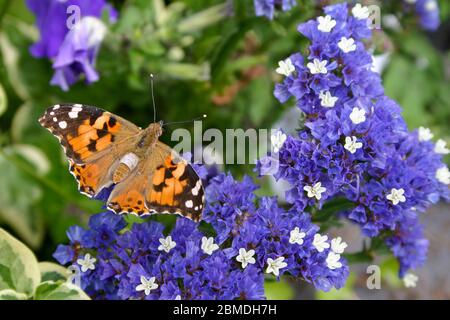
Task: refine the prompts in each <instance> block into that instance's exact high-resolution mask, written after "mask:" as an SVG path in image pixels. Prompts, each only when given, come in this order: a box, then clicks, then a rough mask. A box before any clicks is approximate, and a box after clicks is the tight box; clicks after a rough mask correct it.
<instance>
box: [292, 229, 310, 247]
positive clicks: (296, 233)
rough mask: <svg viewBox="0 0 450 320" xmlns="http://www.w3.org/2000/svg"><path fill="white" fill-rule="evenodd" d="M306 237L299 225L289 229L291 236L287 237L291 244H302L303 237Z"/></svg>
mask: <svg viewBox="0 0 450 320" xmlns="http://www.w3.org/2000/svg"><path fill="white" fill-rule="evenodd" d="M304 237H306V233H304V232H302V231H300V229H299V227H295V228H294V229H293V230H291V236H290V237H289V243H291V244H294V243H296V244H299V245H302V244H303V238H304Z"/></svg>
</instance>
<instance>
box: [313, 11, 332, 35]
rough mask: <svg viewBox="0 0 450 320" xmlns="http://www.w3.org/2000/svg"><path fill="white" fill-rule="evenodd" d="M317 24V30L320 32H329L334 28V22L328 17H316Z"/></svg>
mask: <svg viewBox="0 0 450 320" xmlns="http://www.w3.org/2000/svg"><path fill="white" fill-rule="evenodd" d="M317 22H318V23H319V25H318V26H317V29H319V31H322V32H327V33H328V32H330V31H331V30H332V29H333V28H334V27H335V26H336V20H333V19H332V18H331V16H330V15H326V16H325V17H318V18H317Z"/></svg>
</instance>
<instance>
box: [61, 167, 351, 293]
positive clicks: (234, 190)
mask: <svg viewBox="0 0 450 320" xmlns="http://www.w3.org/2000/svg"><path fill="white" fill-rule="evenodd" d="M255 189H256V186H255V185H254V184H253V182H252V181H251V180H250V178H248V177H247V178H244V179H243V181H241V182H239V181H236V180H234V179H233V178H232V176H231V175H229V174H228V175H227V174H220V175H218V176H216V177H214V178H212V179H211V180H210V183H209V184H208V185H207V186H206V198H207V199H206V202H207V206H206V209H205V212H204V216H205V221H209V222H210V223H211V224H208V223H206V224H205V225H204V226H203V227H202V229H201V230H202V231H200V226H199V224H197V223H195V222H193V221H191V220H188V219H186V218H183V217H179V218H178V219H177V221H176V223H175V226H174V228H173V229H172V230H167V229H166V228H165V227H164V226H163V225H161V224H159V223H157V222H155V221H153V219H152V218H148V219H147V220H145V221H142V223H135V224H133V225H132V226H131V227H130V226H128V227H127V224H126V223H125V221H124V219H123V217H122V216H118V215H115V214H114V213H111V212H105V213H101V214H98V215H95V216H93V217H92V218H91V219H90V221H89V229H88V230H83V229H81V228H78V227H75V228H72V229H71V232H70V233H69V236H70V238H69V240H70V241H71V243H70V244H69V245H68V246H65V247H58V249H57V251H56V252H55V254H54V257H55V258H56V259H57V260H58V261H59V262H60V263H62V264H77V263H78V261H79V260H78V259H79V258H80V257H84V256H85V255H86V254H87V253H89V254H90V256H91V257H92V258H94V259H95V264H94V268H93V269H92V268H90V269H89V270H87V271H86V272H81V285H82V287H83V289H84V290H85V291H86V292H87V293H88V294H89V295H90V296H91V297H93V298H95V299H264V296H265V295H264V278H265V276H267V274H268V273H270V274H271V273H273V274H275V275H276V277H277V278H278V277H279V276H281V275H284V274H289V275H291V276H294V277H296V278H299V279H304V280H305V281H307V282H310V283H312V284H313V285H315V286H316V287H317V288H318V289H322V290H329V289H331V288H332V287H335V288H340V287H342V286H343V284H344V282H345V279H346V278H347V276H348V266H347V264H346V261H345V259H344V258H343V257H341V256H340V255H335V260H334V261H333V265H331V264H330V261H329V259H328V257H329V256H330V255H331V256H332V255H333V254H334V253H332V251H331V249H330V248H329V247H330V245H329V244H328V249H326V250H323V251H321V252H318V249H317V247H316V246H315V245H314V243H313V241H314V237H315V235H316V233H317V231H318V230H319V228H318V227H317V226H315V225H314V224H312V223H311V220H310V217H309V216H308V215H307V214H299V213H298V212H294V211H292V212H290V211H285V210H284V209H282V208H280V207H279V206H278V204H277V201H276V199H275V198H258V197H256V196H255V194H254V191H255ZM204 232H207V234H205V233H204ZM214 234H215V235H214ZM212 235H213V236H212ZM208 239H209V240H208ZM206 240H208V241H210V240H211V241H212V243H209V242H208V241H206ZM168 242H170V245H167V243H168ZM206 242H208V243H209V244H210V245H211V244H212V245H213V246H214V248H212V247H207V245H206ZM163 244H166V245H165V246H164V245H163ZM75 247H76V250H73V248H75ZM68 250H69V251H70V250H71V251H70V252H69V253H67V251H68ZM243 261H245V263H243Z"/></svg>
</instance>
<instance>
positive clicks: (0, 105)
mask: <svg viewBox="0 0 450 320" xmlns="http://www.w3.org/2000/svg"><path fill="white" fill-rule="evenodd" d="M7 106H8V97H7V96H6V93H5V90H4V89H3V86H2V84H1V83H0V116H1V115H2V114H4V113H5V111H6V108H7Z"/></svg>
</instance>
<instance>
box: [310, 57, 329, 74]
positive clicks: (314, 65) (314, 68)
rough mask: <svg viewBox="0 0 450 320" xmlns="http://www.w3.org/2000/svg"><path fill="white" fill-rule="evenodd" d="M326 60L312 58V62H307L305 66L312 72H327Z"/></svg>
mask: <svg viewBox="0 0 450 320" xmlns="http://www.w3.org/2000/svg"><path fill="white" fill-rule="evenodd" d="M327 63H328V61H327V60H323V61H320V60H319V59H314V61H313V62H309V63H308V64H307V65H306V66H307V67H308V69H309V71H310V72H311V73H312V74H319V73H322V74H327V73H328V70H327V67H326V66H327Z"/></svg>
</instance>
